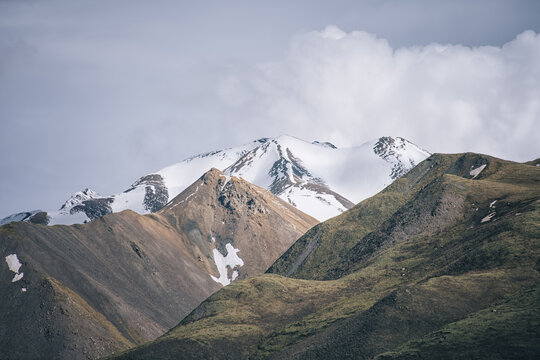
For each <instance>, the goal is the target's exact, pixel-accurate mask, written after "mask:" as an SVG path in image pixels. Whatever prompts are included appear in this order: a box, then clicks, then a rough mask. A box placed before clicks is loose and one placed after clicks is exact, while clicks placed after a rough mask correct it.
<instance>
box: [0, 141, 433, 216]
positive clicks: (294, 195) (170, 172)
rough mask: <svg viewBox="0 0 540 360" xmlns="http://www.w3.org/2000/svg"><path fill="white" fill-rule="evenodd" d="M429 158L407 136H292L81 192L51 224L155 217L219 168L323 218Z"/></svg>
mask: <svg viewBox="0 0 540 360" xmlns="http://www.w3.org/2000/svg"><path fill="white" fill-rule="evenodd" d="M429 155H430V153H429V152H427V151H425V150H423V149H421V148H419V147H418V146H416V145H415V144H413V143H411V142H409V141H407V140H406V139H403V138H400V137H389V136H387V137H382V138H379V139H376V140H373V141H370V142H367V143H365V144H363V145H360V146H356V147H349V148H337V147H336V146H334V145H333V144H331V143H329V142H319V141H313V142H307V141H304V140H301V139H298V138H295V137H292V136H288V135H283V136H280V137H277V138H263V139H259V140H255V141H252V142H250V143H248V144H244V145H241V146H238V147H233V148H229V149H225V150H217V151H212V152H208V153H204V154H200V155H196V156H192V157H189V158H187V159H185V160H183V161H181V162H179V163H177V164H174V165H171V166H168V167H166V168H164V169H161V170H159V171H157V172H156V173H153V174H149V175H146V176H143V177H141V178H140V179H139V180H137V181H136V182H135V183H133V185H131V186H130V187H129V188H128V189H127V190H126V191H124V192H123V193H119V194H115V195H111V196H101V195H99V194H98V193H96V192H95V191H92V190H90V189H85V190H84V191H82V192H77V193H76V194H74V195H73V196H72V197H71V198H70V199H69V200H67V201H66V202H65V203H64V204H63V205H62V207H61V208H60V209H59V210H55V211H49V212H48V219H49V224H50V225H53V224H74V223H83V222H86V221H90V220H93V219H95V218H98V217H100V216H103V215H105V214H108V213H112V212H119V211H122V210H125V209H131V210H133V211H136V212H138V213H140V214H146V213H150V212H155V211H157V210H159V209H161V208H162V207H163V206H164V205H165V204H167V202H168V201H170V200H172V199H173V198H174V197H176V196H177V195H178V194H180V193H181V192H182V191H183V190H184V189H186V188H187V187H188V186H189V185H191V184H192V183H193V182H194V181H195V180H197V179H198V178H199V177H200V176H201V175H202V174H204V173H205V172H206V171H208V170H210V169H211V168H213V167H214V168H217V169H220V170H222V171H223V172H225V173H226V174H227V175H229V176H236V177H241V178H244V179H245V180H247V181H249V182H251V183H253V184H256V185H258V186H261V187H263V188H265V189H268V190H269V191H271V192H272V193H274V194H275V195H277V196H279V197H281V198H282V199H284V200H285V201H287V202H289V203H290V204H292V205H294V206H296V207H297V208H298V209H300V210H301V211H303V212H305V213H307V214H309V215H311V216H313V217H315V218H317V219H318V220H320V221H323V220H326V219H328V218H330V217H333V216H336V215H339V214H340V213H341V212H343V211H345V210H347V209H349V208H350V207H352V206H353V205H354V204H356V203H358V202H360V201H361V200H363V199H365V198H367V197H369V196H372V195H374V194H376V193H377V192H379V191H380V190H382V189H383V188H384V187H385V186H387V185H389V184H390V183H391V182H392V181H394V180H395V179H397V178H398V177H400V176H402V175H403V174H405V173H406V172H407V171H409V170H410V169H411V168H412V167H414V166H415V165H416V164H418V163H419V162H421V161H422V160H424V159H425V158H427V157H428V156H429ZM6 219H7V218H6ZM1 221H4V219H2V220H0V223H1ZM11 221H16V220H11Z"/></svg>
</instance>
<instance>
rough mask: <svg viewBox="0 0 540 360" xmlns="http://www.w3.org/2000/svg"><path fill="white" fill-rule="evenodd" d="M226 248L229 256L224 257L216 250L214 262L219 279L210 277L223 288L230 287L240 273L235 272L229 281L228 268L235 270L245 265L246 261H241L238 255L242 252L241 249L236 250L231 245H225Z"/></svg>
mask: <svg viewBox="0 0 540 360" xmlns="http://www.w3.org/2000/svg"><path fill="white" fill-rule="evenodd" d="M225 248H226V249H227V256H223V255H222V254H221V253H220V252H219V251H218V250H217V249H214V262H215V264H216V267H217V269H218V272H219V278H216V277H215V276H213V275H210V277H211V278H212V280H214V281H215V282H218V283H220V284H221V285H223V286H226V285H229V284H230V283H231V281H233V280H234V279H236V278H237V277H238V272H237V271H234V272H233V274H232V277H231V279H229V277H228V274H227V267H230V268H231V269H234V268H235V267H237V266H243V265H244V261H242V259H240V257H239V256H238V255H237V254H236V253H237V252H239V251H240V250H239V249H235V248H234V247H233V246H232V245H231V244H230V243H229V244H227V245H225ZM235 273H236V275H235Z"/></svg>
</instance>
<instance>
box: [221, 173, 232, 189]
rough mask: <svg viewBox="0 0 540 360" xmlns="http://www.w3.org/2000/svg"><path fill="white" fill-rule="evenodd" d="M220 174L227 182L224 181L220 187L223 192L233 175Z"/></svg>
mask: <svg viewBox="0 0 540 360" xmlns="http://www.w3.org/2000/svg"><path fill="white" fill-rule="evenodd" d="M219 176H220V177H224V178H225V182H224V183H223V185H221V189H219V192H223V189H225V185H227V183H228V182H229V180H231V177H230V176H229V175H219Z"/></svg>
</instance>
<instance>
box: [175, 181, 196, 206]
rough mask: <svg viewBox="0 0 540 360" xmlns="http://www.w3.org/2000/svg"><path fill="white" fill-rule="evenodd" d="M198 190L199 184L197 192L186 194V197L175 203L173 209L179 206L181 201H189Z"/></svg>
mask: <svg viewBox="0 0 540 360" xmlns="http://www.w3.org/2000/svg"><path fill="white" fill-rule="evenodd" d="M197 191H199V185H197V188H196V189H195V192H194V193H192V194H189V195H188V196H186V198H185V199H184V200H182V201H179V202H177V203H176V204H174V205H173V206H172V207H171V209H174V208H175V207H177V206H178V205H180V204H181V203H183V202H186V201H188V200H189V199H190V198H191V197H192V196H193V195H195V194H196V193H197Z"/></svg>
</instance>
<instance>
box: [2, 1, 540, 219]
mask: <svg viewBox="0 0 540 360" xmlns="http://www.w3.org/2000/svg"><path fill="white" fill-rule="evenodd" d="M538 14H540V2H539V1H516V0H513V1H510V0H509V1H497V0H489V1H470V0H469V1H433V0H429V1H401V0H396V1H381V0H377V1H295V2H292V1H266V2H264V3H263V2H262V1H192V2H191V3H188V2H187V1H133V0H130V1H110V0H109V1H85V2H83V1H74V0H57V1H56V0H42V1H40V0H34V1H31V0H29V1H24V0H11V1H9V0H8V1H6V0H0V126H1V127H0V129H1V131H0V151H1V156H0V169H2V172H1V176H0V217H3V216H6V215H8V214H10V213H14V212H18V211H24V210H32V209H38V208H45V209H47V208H51V207H55V206H58V207H59V206H60V205H61V203H62V202H63V201H64V200H65V199H67V198H68V197H69V196H70V195H71V194H72V193H74V192H75V191H78V190H81V189H83V188H85V187H91V188H93V189H94V190H96V191H98V192H99V193H101V194H104V195H105V194H110V193H116V192H120V191H123V190H125V189H126V188H127V187H128V186H129V185H130V184H131V183H132V182H133V181H135V180H136V179H137V178H138V177H140V176H142V175H144V174H146V173H149V172H152V171H156V170H158V169H160V168H162V167H164V166H167V165H170V164H173V163H175V162H178V161H181V160H182V159H184V158H185V157H187V156H190V155H193V154H196V153H199V152H204V151H209V150H213V149H220V148H224V147H228V146H234V145H238V144H241V143H245V142H248V141H250V140H253V139H256V138H260V137H272V136H278V135H280V134H284V133H287V134H290V135H295V136H297V137H300V138H303V139H306V140H315V139H317V140H322V141H333V142H334V143H336V145H338V146H348V145H355V144H361V143H362V142H364V141H367V140H370V139H373V138H376V137H378V136H381V135H386V134H388V135H395V136H404V137H406V138H408V139H410V140H411V141H413V142H415V143H417V144H418V145H420V146H421V147H424V148H426V149H427V150H429V151H432V152H436V151H438V152H462V151H476V152H483V153H489V154H492V155H495V156H499V157H503V158H507V159H512V160H520V161H524V160H528V159H532V158H535V157H538V156H540V147H539V145H538V140H539V137H538V135H537V131H538V125H540V100H539V99H540V36H539V35H538V32H540V16H538ZM526 30H532V31H529V32H525V31H526ZM533 130H534V131H533ZM535 132H536V135H535Z"/></svg>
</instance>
